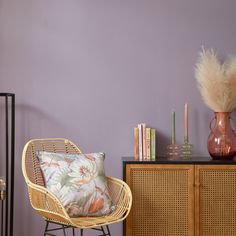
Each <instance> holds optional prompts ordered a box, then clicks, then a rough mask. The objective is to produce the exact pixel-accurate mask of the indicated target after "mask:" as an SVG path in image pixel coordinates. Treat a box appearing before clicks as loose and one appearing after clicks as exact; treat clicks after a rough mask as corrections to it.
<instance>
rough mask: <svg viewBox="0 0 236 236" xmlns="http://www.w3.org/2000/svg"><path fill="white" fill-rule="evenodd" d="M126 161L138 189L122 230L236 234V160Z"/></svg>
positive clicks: (137, 235)
mask: <svg viewBox="0 0 236 236" xmlns="http://www.w3.org/2000/svg"><path fill="white" fill-rule="evenodd" d="M123 163H124V165H123V167H124V179H125V181H126V182H127V183H128V185H129V186H130V188H131V191H132V195H133V205H132V209H131V212H130V215H129V216H128V218H127V219H126V221H125V222H124V224H123V235H126V236H235V235H236V165H234V163H231V162H230V163H229V164H225V163H222V164H221V163H217V164H214V163H211V162H210V164H208V163H207V162H203V163H200V164H199V163H198V162H197V161H196V162H194V161H192V162H190V161H182V162H173V161H169V162H164V161H163V162H162V161H159V162H158V161H156V162H150V163H143V162H132V161H124V162H123ZM235 164H236V163H235Z"/></svg>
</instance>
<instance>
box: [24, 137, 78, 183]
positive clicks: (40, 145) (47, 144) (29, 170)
mask: <svg viewBox="0 0 236 236" xmlns="http://www.w3.org/2000/svg"><path fill="white" fill-rule="evenodd" d="M37 151H47V152H54V153H56V152H57V153H81V151H80V149H79V148H78V147H77V146H76V145H75V144H74V143H73V142H71V141H70V140H68V139H62V138H51V139H33V140H30V141H29V142H28V143H27V144H26V145H25V147H24V150H23V155H22V170H23V175H24V177H25V180H26V182H29V181H30V182H31V183H34V184H37V185H41V186H44V180H43V176H42V173H41V169H40V166H39V161H38V158H37V157H36V152H37Z"/></svg>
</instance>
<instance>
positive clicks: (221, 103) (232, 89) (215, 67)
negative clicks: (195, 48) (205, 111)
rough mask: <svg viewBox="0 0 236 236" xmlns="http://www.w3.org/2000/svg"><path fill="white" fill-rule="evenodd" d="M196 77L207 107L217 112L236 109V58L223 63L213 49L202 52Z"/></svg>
mask: <svg viewBox="0 0 236 236" xmlns="http://www.w3.org/2000/svg"><path fill="white" fill-rule="evenodd" d="M195 77H196V80H197V82H198V86H199V90H200V93H201V95H202V98H203V100H204V102H205V103H206V105H207V106H208V107H210V108H211V109H212V110H213V111H215V112H231V111H232V110H233V109H234V108H235V107H236V57H233V58H229V59H228V60H227V61H225V62H224V63H221V62H220V60H219V58H218V56H217V54H216V53H215V52H214V50H213V49H207V50H205V49H204V48H203V49H202V51H201V52H200V56H199V59H198V62H197V64H196V69H195Z"/></svg>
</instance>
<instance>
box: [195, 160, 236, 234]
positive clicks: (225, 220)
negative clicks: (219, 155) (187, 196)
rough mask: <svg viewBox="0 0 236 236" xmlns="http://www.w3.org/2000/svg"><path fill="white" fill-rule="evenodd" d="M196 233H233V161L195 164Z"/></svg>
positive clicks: (235, 231) (235, 186) (235, 195)
mask: <svg viewBox="0 0 236 236" xmlns="http://www.w3.org/2000/svg"><path fill="white" fill-rule="evenodd" d="M195 182H196V188H195V203H196V209H195V222H196V236H235V235H236V165H196V167H195Z"/></svg>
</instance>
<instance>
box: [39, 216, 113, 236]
mask: <svg viewBox="0 0 236 236" xmlns="http://www.w3.org/2000/svg"><path fill="white" fill-rule="evenodd" d="M49 224H55V225H58V226H59V227H57V228H52V229H49V228H48V227H49ZM69 228H70V229H72V235H73V236H75V229H78V228H75V227H73V226H70V225H64V224H60V223H56V222H54V221H49V220H46V226H45V230H44V234H43V235H44V236H47V235H50V236H56V234H52V233H51V232H53V231H57V230H63V234H64V236H66V229H69ZM91 229H93V230H98V231H101V232H102V233H103V234H100V235H98V236H111V232H110V229H109V226H108V225H106V230H105V229H104V227H103V226H101V228H91ZM106 231H107V233H106ZM83 233H84V229H80V236H83Z"/></svg>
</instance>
